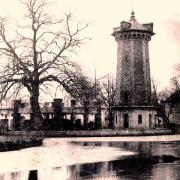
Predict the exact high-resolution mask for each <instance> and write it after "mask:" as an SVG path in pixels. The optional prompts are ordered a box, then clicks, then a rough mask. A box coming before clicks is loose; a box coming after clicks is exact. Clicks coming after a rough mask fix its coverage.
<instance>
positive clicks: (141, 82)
mask: <svg viewBox="0 0 180 180" xmlns="http://www.w3.org/2000/svg"><path fill="white" fill-rule="evenodd" d="M113 30H114V31H113V33H112V35H113V36H114V37H115V40H116V42H117V74H116V90H117V93H116V105H115V106H114V107H113V110H114V127H115V128H143V129H148V128H153V127H154V124H155V121H156V115H157V112H156V108H155V107H154V106H153V103H152V95H151V78H150V62H149V41H150V40H151V36H152V35H154V32H153V23H149V24H140V23H138V22H137V20H136V18H135V16H134V12H133V11H132V13H131V17H130V20H129V21H128V22H126V21H122V22H121V23H120V27H117V28H114V29H113Z"/></svg>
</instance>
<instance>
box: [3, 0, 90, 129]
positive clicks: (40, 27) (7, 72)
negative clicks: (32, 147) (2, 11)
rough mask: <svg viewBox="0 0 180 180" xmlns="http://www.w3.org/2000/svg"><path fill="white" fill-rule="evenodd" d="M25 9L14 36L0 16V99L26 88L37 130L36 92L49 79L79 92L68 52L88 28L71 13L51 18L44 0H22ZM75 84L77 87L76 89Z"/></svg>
mask: <svg viewBox="0 0 180 180" xmlns="http://www.w3.org/2000/svg"><path fill="white" fill-rule="evenodd" d="M21 3H22V4H23V5H24V6H25V8H26V15H25V22H26V24H25V25H24V26H21V27H18V28H17V30H16V32H14V33H16V38H14V39H10V38H9V37H8V35H7V34H8V33H7V32H8V29H7V24H6V23H7V22H6V19H5V18H1V19H0V56H1V59H3V60H4V59H5V60H6V64H5V66H4V68H3V69H2V71H1V74H0V81H1V99H3V98H5V97H6V95H7V93H8V92H9V90H10V89H11V88H12V87H17V89H18V90H20V89H21V88H22V87H25V88H27V90H28V92H29V93H30V97H31V105H32V119H33V120H34V127H35V128H36V129H40V127H41V119H42V116H41V114H40V108H39V101H38V97H39V91H40V89H42V90H45V89H46V87H47V86H48V85H49V83H51V82H57V84H58V85H60V86H63V88H64V89H65V90H66V91H67V92H69V93H70V94H71V95H72V96H74V97H75V96H77V95H78V92H79V91H78V88H80V87H78V81H79V77H81V75H82V74H81V69H80V67H79V66H78V65H77V64H76V63H74V62H73V61H71V60H70V55H71V54H72V53H75V51H76V49H77V48H78V47H79V46H80V45H81V44H82V41H84V39H85V38H82V37H81V36H82V35H81V32H82V31H83V30H84V29H85V28H86V27H87V25H82V24H81V23H76V24H75V23H74V22H73V21H72V14H71V13H69V14H65V16H64V17H63V18H61V19H60V18H59V19H58V20H56V19H53V18H52V17H51V16H50V15H49V14H48V13H47V11H46V7H47V2H46V1H43V0H42V1H41V0H24V1H21ZM75 87H76V88H75Z"/></svg>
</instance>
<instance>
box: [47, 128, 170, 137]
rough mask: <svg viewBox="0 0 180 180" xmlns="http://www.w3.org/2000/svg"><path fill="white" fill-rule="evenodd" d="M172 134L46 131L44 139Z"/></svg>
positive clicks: (156, 131)
mask: <svg viewBox="0 0 180 180" xmlns="http://www.w3.org/2000/svg"><path fill="white" fill-rule="evenodd" d="M169 134H172V132H171V130H169V129H151V130H134V129H129V130H110V129H103V130H96V131H90V130H87V131H46V132H45V136H46V137H114V136H152V135H169Z"/></svg>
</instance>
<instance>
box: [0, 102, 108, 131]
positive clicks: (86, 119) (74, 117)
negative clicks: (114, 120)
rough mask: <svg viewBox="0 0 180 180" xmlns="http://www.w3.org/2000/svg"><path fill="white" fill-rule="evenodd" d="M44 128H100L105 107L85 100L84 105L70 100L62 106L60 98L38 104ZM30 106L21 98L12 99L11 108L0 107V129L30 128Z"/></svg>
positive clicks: (102, 124) (104, 122) (103, 124)
mask: <svg viewBox="0 0 180 180" xmlns="http://www.w3.org/2000/svg"><path fill="white" fill-rule="evenodd" d="M40 107H41V113H42V116H43V119H44V129H45V130H84V129H101V128H104V127H106V126H107V121H106V120H105V113H106V108H104V107H102V106H101V104H100V103H98V102H94V103H92V102H91V103H89V102H87V101H86V102H85V103H84V106H79V105H77V104H76V100H71V106H70V107H64V104H63V102H62V99H54V101H53V102H52V103H44V104H40ZM31 113H32V111H31V107H30V104H29V103H26V102H22V101H21V100H16V101H14V107H13V108H6V109H0V129H1V130H26V129H30V128H31V126H32V124H31Z"/></svg>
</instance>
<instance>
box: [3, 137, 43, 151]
mask: <svg viewBox="0 0 180 180" xmlns="http://www.w3.org/2000/svg"><path fill="white" fill-rule="evenodd" d="M42 141H43V137H42V136H32V135H30V134H26V135H1V136H0V152H4V151H12V150H19V149H23V148H28V147H35V146H40V145H41V144H42Z"/></svg>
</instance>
